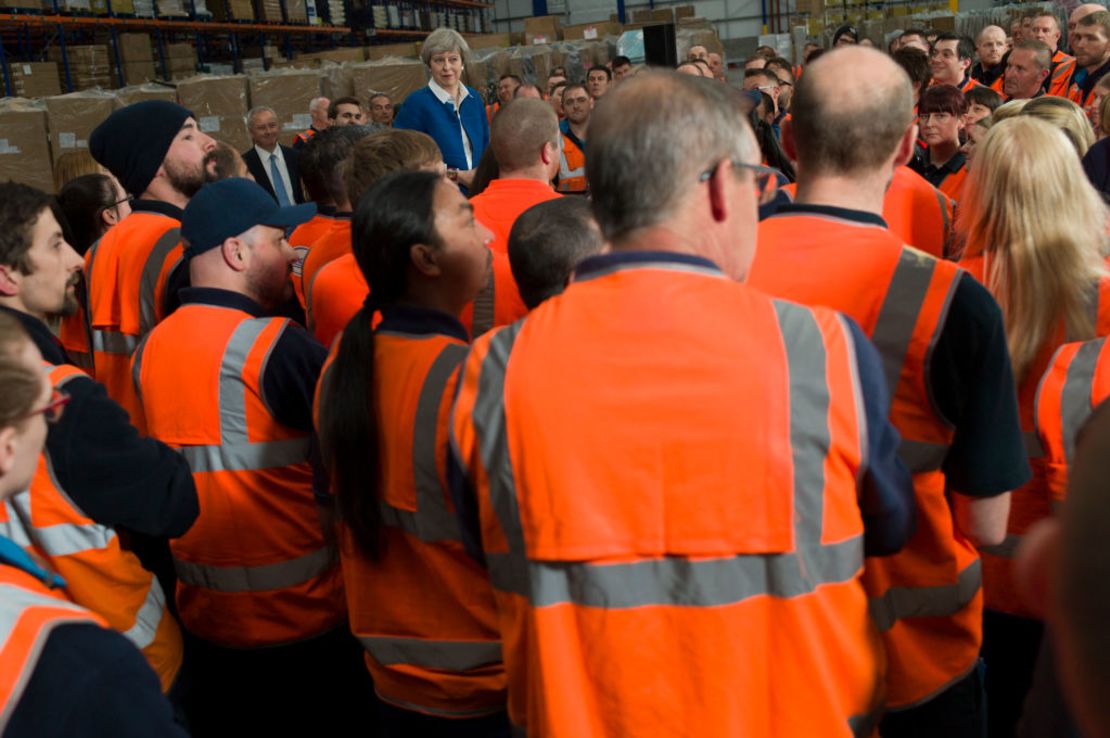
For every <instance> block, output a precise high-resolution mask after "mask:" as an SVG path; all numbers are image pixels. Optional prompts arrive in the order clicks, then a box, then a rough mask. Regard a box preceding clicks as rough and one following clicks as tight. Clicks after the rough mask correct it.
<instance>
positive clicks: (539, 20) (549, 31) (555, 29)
mask: <svg viewBox="0 0 1110 738" xmlns="http://www.w3.org/2000/svg"><path fill="white" fill-rule="evenodd" d="M562 37H563V19H562V16H559V15H539V16H536V17H534V18H525V19H524V42H525V44H527V45H528V46H531V45H533V44H549V43H552V42H554V41H558V40H560V39H562Z"/></svg>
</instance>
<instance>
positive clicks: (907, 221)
mask: <svg viewBox="0 0 1110 738" xmlns="http://www.w3.org/2000/svg"><path fill="white" fill-rule="evenodd" d="M779 189H780V191H782V192H784V193H785V194H786V196H787V197H788V198H789V199H790V201H791V202H794V201H795V200H796V199H797V197H798V185H797V183H795V182H791V183H790V184H787V185H783V186H782V187H780V188H779ZM955 205H956V204H955V203H954V202H952V199H951V198H950V197H948V195H945V194H944V193H943V192H941V191H940V190H938V189H937V188H936V187H933V186H932V185H931V184H929V181H928V180H926V179H925V178H924V177H922V176H921V175H920V174H918V173H917V172H915V171H914V170H912V169H910V168H909V167H907V166H901V167H898V168H897V169H895V170H894V177H893V178H892V179H891V181H890V187H888V188H887V191H886V195H885V196H884V197H883V220H885V221H886V225H887V228H889V229H890V232H891V233H893V234H894V235H896V236H898V238H900V239H901V240H902V242H903V243H905V244H908V245H910V246H913V247H914V248H915V249H917V250H918V251H924V252H925V253H927V254H929V255H931V256H935V257H937V258H938V259H941V258H944V257H945V256H946V255H947V254H949V253H950V252H951V250H952V248H953V244H954V242H955V228H954V225H953V224H954V223H955Z"/></svg>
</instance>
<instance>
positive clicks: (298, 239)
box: [289, 213, 336, 309]
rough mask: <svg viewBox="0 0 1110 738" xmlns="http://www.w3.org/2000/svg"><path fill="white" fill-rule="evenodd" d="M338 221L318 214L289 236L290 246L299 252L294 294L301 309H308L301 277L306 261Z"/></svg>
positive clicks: (294, 274)
mask: <svg viewBox="0 0 1110 738" xmlns="http://www.w3.org/2000/svg"><path fill="white" fill-rule="evenodd" d="M335 221H336V219H335V218H333V217H332V216H330V215H322V214H320V213H317V214H316V215H314V216H312V220H310V221H308V222H307V223H301V224H300V225H299V226H297V227H296V228H294V229H293V232H292V233H290V234H289V245H290V246H292V247H293V250H294V251H296V252H297V261H296V263H295V264H293V292H294V293H295V294H296V295H297V301H298V302H300V303H301V307H302V308H305V309H307V307H308V305H307V303H306V301H305V296H304V282H303V281H302V279H301V275H302V273H303V271H304V260H305V257H307V256H308V252H309V249H311V248H312V244H314V243H316V242H317V241H318V240H320V239H321V238H323V237H324V235H325V234H327V232H328V231H330V230H331V229H332V228H333V227H334V226H335Z"/></svg>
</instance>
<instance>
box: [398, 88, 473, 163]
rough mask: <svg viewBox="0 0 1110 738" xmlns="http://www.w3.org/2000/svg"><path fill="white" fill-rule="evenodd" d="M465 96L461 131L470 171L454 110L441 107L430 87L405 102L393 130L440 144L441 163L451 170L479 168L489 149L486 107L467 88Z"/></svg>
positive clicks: (448, 105)
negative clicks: (417, 134) (467, 147)
mask: <svg viewBox="0 0 1110 738" xmlns="http://www.w3.org/2000/svg"><path fill="white" fill-rule="evenodd" d="M466 91H467V93H468V94H467V96H466V97H465V98H464V99H463V101H462V106H461V110H460V111H459V115H460V116H461V117H462V124H463V130H465V131H466V135H467V138H469V139H470V151H471V160H472V165H471V167H467V166H466V153H465V151H464V150H463V141H462V133H460V132H459V119H458V118H456V117H455V106H454V105H452V104H451V103H441V102H440V101H439V98H437V97H436V95H435V93H434V92H432V89H431V88H430V87H423V88H421V89H419V90H417V91H416V92H414V93H412V94H411V95H409V96H408V97H406V98H405V102H404V104H403V105H402V106H401V112H400V113H398V114H397V120H395V121H393V127H394V128H407V129H409V130H413V131H420V132H421V133H426V134H428V135H429V136H431V137H432V138H433V139H435V142H436V143H437V144H439V150H440V152H442V154H443V161H444V163H445V164H447V166H448V167H449V168H451V169H468V168H473V167H476V166H478V160H479V159H481V158H482V153H483V152H484V151H485V150H486V147H488V146H489V121H488V120H486V106H485V104H483V103H482V98H480V97H478V92H477V91H476V90H475V89H474V88H472V87H467V88H466Z"/></svg>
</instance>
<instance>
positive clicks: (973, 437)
mask: <svg viewBox="0 0 1110 738" xmlns="http://www.w3.org/2000/svg"><path fill="white" fill-rule="evenodd" d="M927 376H928V380H929V389H930V390H931V392H932V395H933V402H934V404H935V406H936V409H937V410H939V411H940V412H941V413H942V414H943V415H944V417H945V418H947V419H948V420H949V421H950V422H952V423H953V424H954V425H955V426H956V435H955V438H954V439H953V441H952V447H951V449H950V450H949V452H948V456H947V457H946V458H945V460H944V474H945V476H946V477H947V480H948V486H949V488H950V489H952V490H953V491H956V492H959V493H961V494H964V495H968V496H971V497H991V496H994V495H997V494H1001V493H1003V492H1007V491H1009V490H1012V489H1016V488H1018V487H1020V486H1021V485H1022V484H1024V483H1025V482H1027V481H1028V480H1029V478H1030V476H1031V475H1032V472H1031V471H1030V469H1029V461H1028V459H1027V457H1026V453H1025V444H1024V441H1023V438H1022V434H1021V419H1020V417H1019V415H1018V405H1017V390H1016V389H1015V387H1014V375H1013V370H1012V368H1011V366H1010V353H1009V351H1008V349H1007V348H1006V329H1005V325H1004V324H1003V322H1002V310H1001V309H1000V308H999V307H998V303H997V302H995V300H994V298H993V297H992V296H991V294H990V293H989V292H987V289H986V288H985V287H983V286H982V285H981V284H979V282H977V281H976V280H975V278H974V277H972V276H971V275H970V274H964V275H962V276H961V277H960V282H959V284H958V285H957V287H956V291H955V294H954V295H953V297H952V303H951V305H950V306H949V310H948V317H947V319H946V321H945V323H944V328H943V330H942V331H941V334H940V337H939V338H938V339H937V344H936V346H935V347H934V349H933V357H932V361H931V362H930V364H929V374H928V375H927Z"/></svg>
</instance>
